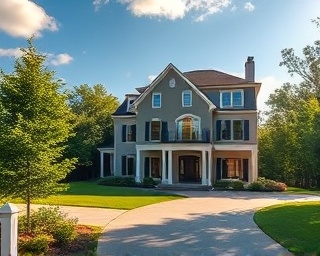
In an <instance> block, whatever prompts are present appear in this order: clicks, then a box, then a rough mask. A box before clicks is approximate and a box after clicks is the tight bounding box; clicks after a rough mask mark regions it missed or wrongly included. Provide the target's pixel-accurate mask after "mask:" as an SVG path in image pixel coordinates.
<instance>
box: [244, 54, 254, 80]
mask: <svg viewBox="0 0 320 256" xmlns="http://www.w3.org/2000/svg"><path fill="white" fill-rule="evenodd" d="M253 58H254V57H253V56H248V59H247V62H246V64H245V65H244V66H245V70H246V76H245V79H246V80H247V81H248V82H254V61H253Z"/></svg>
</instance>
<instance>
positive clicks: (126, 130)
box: [122, 124, 136, 142]
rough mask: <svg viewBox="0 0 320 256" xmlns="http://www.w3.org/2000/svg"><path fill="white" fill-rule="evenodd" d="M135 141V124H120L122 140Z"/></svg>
mask: <svg viewBox="0 0 320 256" xmlns="http://www.w3.org/2000/svg"><path fill="white" fill-rule="evenodd" d="M126 141H129V142H134V141H136V125H135V124H134V125H122V142H126Z"/></svg>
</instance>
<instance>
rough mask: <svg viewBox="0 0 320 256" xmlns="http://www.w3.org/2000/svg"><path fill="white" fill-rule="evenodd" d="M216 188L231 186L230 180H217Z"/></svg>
mask: <svg viewBox="0 0 320 256" xmlns="http://www.w3.org/2000/svg"><path fill="white" fill-rule="evenodd" d="M214 187H215V188H229V187H230V181H229V180H217V182H216V184H214Z"/></svg>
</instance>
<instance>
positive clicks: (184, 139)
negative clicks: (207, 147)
mask: <svg viewBox="0 0 320 256" xmlns="http://www.w3.org/2000/svg"><path fill="white" fill-rule="evenodd" d="M210 134H211V133H210V130H209V129H202V131H201V132H199V133H183V132H182V133H178V132H177V131H175V130H170V131H168V132H166V133H164V134H163V136H162V140H161V142H162V143H210Z"/></svg>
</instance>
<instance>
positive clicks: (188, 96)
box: [182, 90, 192, 107]
mask: <svg viewBox="0 0 320 256" xmlns="http://www.w3.org/2000/svg"><path fill="white" fill-rule="evenodd" d="M182 106H183V107H191V106H192V92H191V91H190V90H185V91H183V92H182Z"/></svg>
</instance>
